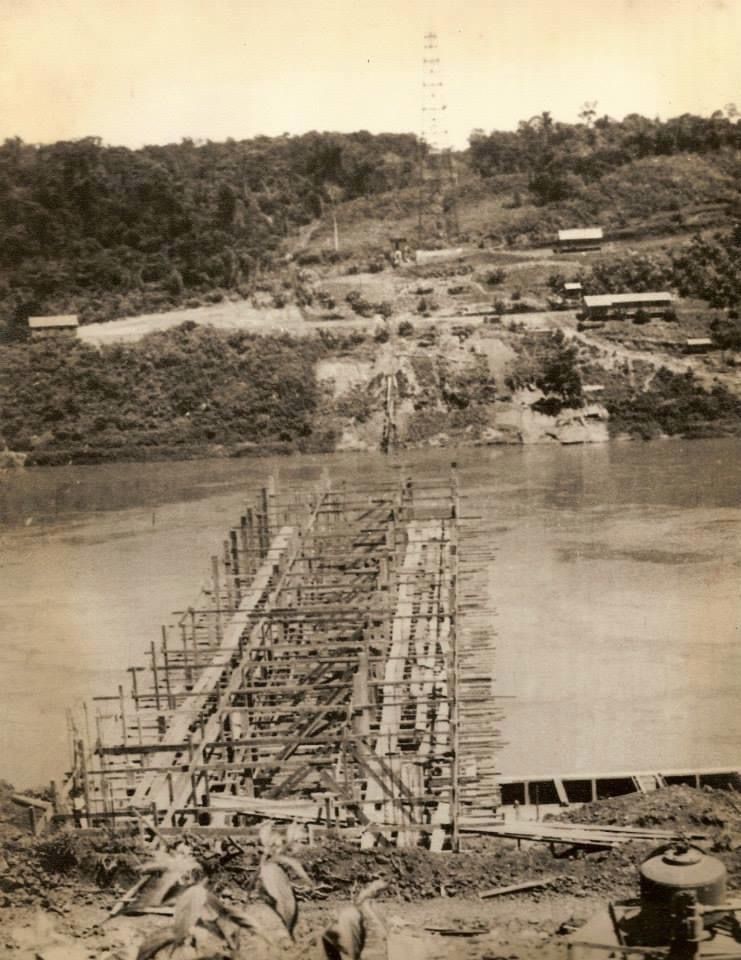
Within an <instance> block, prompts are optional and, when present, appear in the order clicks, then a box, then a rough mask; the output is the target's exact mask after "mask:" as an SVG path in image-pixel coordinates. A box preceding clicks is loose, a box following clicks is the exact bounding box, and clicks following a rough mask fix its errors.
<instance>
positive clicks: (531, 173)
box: [469, 105, 741, 203]
mask: <svg viewBox="0 0 741 960" xmlns="http://www.w3.org/2000/svg"><path fill="white" fill-rule="evenodd" d="M728 113H729V114H730V116H726V115H724V113H723V112H722V111H720V110H718V111H716V112H715V113H714V114H713V115H712V116H711V117H709V118H705V117H698V116H694V115H692V114H683V115H682V116H680V117H675V118H672V119H670V120H667V121H665V122H662V121H661V120H649V119H648V118H647V117H642V116H640V115H639V114H629V115H628V116H627V117H625V119H624V120H622V121H621V122H618V121H615V120H612V119H611V118H610V117H607V116H603V117H597V116H596V112H595V110H594V109H593V108H590V106H589V105H585V109H584V110H583V111H582V113H581V115H580V117H581V120H582V122H581V123H578V124H570V123H558V122H556V121H554V120H553V118H552V117H551V115H550V113H548V112H547V111H546V112H544V113H541V114H539V115H538V116H536V117H533V118H532V119H531V120H528V121H522V122H521V123H520V125H519V127H518V129H517V130H516V131H514V132H507V131H504V132H503V131H493V132H492V133H489V134H486V133H484V131H483V130H475V131H474V132H473V133H472V134H471V137H470V141H469V142H470V162H471V165H472V167H473V168H474V169H475V170H476V171H477V172H478V173H479V174H481V176H483V177H495V176H497V175H501V174H512V173H524V174H527V175H528V187H529V189H530V191H531V192H532V193H533V194H534V196H535V197H536V198H537V199H538V200H539V201H540V202H542V203H550V202H553V201H558V200H566V199H569V198H571V197H574V196H577V195H578V194H579V193H580V191H581V190H583V188H584V187H585V185H587V184H589V183H592V182H594V181H597V180H600V179H601V178H602V177H604V176H606V175H607V174H609V173H611V172H613V171H614V170H616V169H618V168H619V167H622V166H624V165H625V164H628V163H631V162H632V161H635V160H642V159H644V158H646V157H665V156H672V155H674V154H680V153H698V154H707V153H718V152H720V151H723V150H727V149H729V148H730V149H735V150H738V149H739V148H741V125H739V124H738V123H736V122H735V120H736V109H735V107H733V106H729V109H728Z"/></svg>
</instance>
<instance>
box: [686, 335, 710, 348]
mask: <svg viewBox="0 0 741 960" xmlns="http://www.w3.org/2000/svg"><path fill="white" fill-rule="evenodd" d="M712 345H713V341H712V340H711V339H710V337H687V346H688V347H712Z"/></svg>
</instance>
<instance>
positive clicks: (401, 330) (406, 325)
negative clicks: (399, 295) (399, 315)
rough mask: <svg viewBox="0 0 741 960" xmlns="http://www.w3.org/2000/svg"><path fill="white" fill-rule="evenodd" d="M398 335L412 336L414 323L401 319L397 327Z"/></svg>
mask: <svg viewBox="0 0 741 960" xmlns="http://www.w3.org/2000/svg"><path fill="white" fill-rule="evenodd" d="M397 333H398V334H399V336H400V337H412V336H414V324H413V323H412V322H411V321H410V320H402V321H401V323H400V324H399V327H398V329H397Z"/></svg>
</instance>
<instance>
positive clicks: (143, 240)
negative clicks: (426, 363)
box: [0, 110, 741, 339]
mask: <svg viewBox="0 0 741 960" xmlns="http://www.w3.org/2000/svg"><path fill="white" fill-rule="evenodd" d="M733 120H734V118H733V117H728V116H724V115H723V114H722V113H720V112H718V113H716V114H714V115H713V116H712V117H710V118H702V117H695V116H690V115H685V116H681V117H678V118H675V119H672V120H668V121H666V122H661V121H658V120H649V119H647V118H645V117H640V116H637V115H631V116H628V117H626V118H625V119H624V120H623V121H615V120H612V119H610V118H608V117H602V118H598V117H596V116H595V115H594V112H593V111H591V112H590V111H589V110H586V111H585V112H584V113H583V114H582V118H581V122H580V123H577V124H564V123H559V122H556V121H554V120H553V119H552V118H551V116H550V114H548V113H543V114H541V115H539V116H538V117H535V118H533V119H532V120H529V121H527V122H523V123H521V124H520V126H519V128H518V130H516V131H513V132H498V131H495V132H492V133H489V134H487V133H484V132H483V131H480V130H479V131H474V133H473V134H472V136H471V138H470V148H469V150H467V151H465V152H464V153H462V154H459V155H457V157H456V165H457V168H458V172H459V184H460V188H459V189H460V197H461V209H462V210H464V213H465V212H466V210H467V207H466V205H467V204H468V208H470V211H469V212H470V216H468V217H467V218H466V216H464V217H462V221H466V219H467V222H462V223H461V228H462V230H463V231H464V232H465V231H466V230H468V231H469V232H472V233H473V235H476V234H480V235H482V236H486V235H487V230H488V233H490V234H492V235H496V236H499V237H500V238H501V239H502V240H503V241H504V242H506V243H521V242H542V241H544V240H546V239H547V238H549V237H550V236H551V235H552V232H553V230H554V229H555V228H556V227H557V226H559V225H574V224H579V223H583V222H585V221H587V220H589V219H591V218H594V217H596V216H600V217H601V219H602V221H603V222H604V223H605V224H608V225H610V226H611V227H614V228H616V229H619V228H630V224H631V223H633V222H634V221H637V220H640V219H642V220H643V226H644V232H645V230H649V231H650V230H651V229H656V230H659V231H662V230H665V229H669V228H670V229H681V228H682V227H683V226H690V225H692V226H694V223H693V224H690V223H689V222H687V223H685V220H684V210H685V208H690V207H692V206H693V205H694V206H695V207H697V206H698V205H702V204H705V205H710V206H711V207H714V208H716V209H717V208H724V207H726V206H728V207H732V206H733V204H734V200H735V199H737V197H738V191H739V182H740V181H741V164H740V162H739V147H740V146H741V124H738V123H735V122H733ZM420 149H421V147H420V144H419V142H418V140H417V138H416V137H415V136H414V135H412V134H384V135H371V134H370V133H365V132H360V133H354V134H335V133H309V134H305V135H303V136H298V137H294V136H287V135H286V136H282V137H273V138H268V137H258V138H255V139H252V140H244V141H238V142H237V141H231V140H230V141H227V142H225V143H212V142H206V143H194V142H192V141H189V140H185V141H183V142H182V143H179V144H168V145H166V146H148V147H144V148H142V149H140V150H130V149H127V148H124V147H113V146H104V145H103V144H102V143H101V142H100V141H99V140H98V139H95V138H87V139H85V140H81V141H75V142H62V143H56V144H51V145H48V146H34V145H30V144H24V143H22V142H21V141H20V140H17V139H16V140H7V141H6V142H5V144H4V145H3V146H1V147H0V334H1V333H3V332H4V333H5V336H6V338H7V337H10V338H11V339H12V338H14V337H15V336H18V335H22V334H23V331H24V329H25V319H26V317H27V316H28V315H29V314H31V313H50V312H77V313H79V314H80V316H81V320H82V322H88V321H91V320H109V319H114V318H116V317H123V316H130V315H135V314H138V313H143V312H150V311H157V310H163V309H168V308H171V307H173V306H184V305H191V306H193V305H197V304H200V303H208V302H216V301H218V300H220V299H222V298H223V297H225V296H227V295H235V294H236V295H239V296H244V297H246V296H250V295H251V294H253V293H254V292H255V290H256V289H259V285H260V283H261V276H262V277H264V272H265V271H266V270H270V268H271V265H273V264H275V262H276V260H277V259H278V258H279V257H280V256H281V255H282V254H283V252H284V243H285V241H286V239H287V238H288V237H290V238H291V241H295V238H296V234H297V231H298V230H299V228H301V227H302V226H304V225H307V224H309V223H311V222H312V221H315V220H316V219H317V218H320V217H322V215H323V214H324V213H325V212H327V211H328V210H329V209H330V208H332V209H335V210H337V212H338V216H339V215H340V213H341V214H342V216H343V217H344V218H345V220H347V219H348V218H349V219H350V220H352V218H353V213H352V211H353V210H355V209H357V210H358V211H360V210H362V211H363V216H366V217H371V218H373V217H377V218H383V219H385V221H386V222H387V223H391V221H395V218H397V217H398V218H400V219H399V226H400V227H401V228H402V229H404V228H405V227H404V224H403V218H404V217H407V218H409V219H410V222H411V221H412V220H414V219H415V216H414V208H416V204H417V202H418V198H417V190H416V189H415V188H414V184H415V182H416V177H417V165H418V161H419V156H420ZM492 204H494V206H495V207H497V205H498V207H497V209H498V214H497V215H496V216H492V215H490V209H491V205H492ZM359 205H360V206H359ZM662 211H663V212H664V215H663V218H662V217H659V218H657V220H656V222H655V223H653V224H651V223H647V222H646V220H647V217H649V216H650V215H651V214H652V213H657V212H662ZM486 218H488V219H489V220H490V221H491V222H490V223H489V224H488V225H487V224H485V223H484V222H483V221H484V219H486ZM479 220H480V221H481V223H480V222H479ZM324 221H325V227H324V234H323V236H324V238H325V241H326V230H327V226H326V224H329V223H331V219H330V218H329V217H327V216H325V217H324ZM330 229H331V227H330ZM389 229H391V227H389ZM412 229H414V228H413V227H412ZM365 232H366V235H367V229H366V231H365ZM358 233H359V234H362V233H363V230H362V229H359V230H358ZM345 244H347V234H345ZM262 282H265V281H264V280H263V281H262ZM268 285H269V284H268Z"/></svg>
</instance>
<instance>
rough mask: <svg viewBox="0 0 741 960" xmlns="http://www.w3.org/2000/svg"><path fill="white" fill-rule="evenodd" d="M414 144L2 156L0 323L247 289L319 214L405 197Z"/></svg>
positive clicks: (14, 149) (0, 150) (109, 311)
mask: <svg viewBox="0 0 741 960" xmlns="http://www.w3.org/2000/svg"><path fill="white" fill-rule="evenodd" d="M418 151H419V145H418V143H417V140H416V138H415V137H414V136H412V135H405V134H387V135H380V136H372V135H371V134H368V133H362V132H361V133H354V134H348V135H342V134H318V133H309V134H306V135H305V136H300V137H289V136H285V137H277V138H268V137H258V138H256V139H254V140H245V141H240V142H235V141H227V142H226V143H211V142H207V143H200V144H196V143H193V142H192V141H190V140H184V141H183V142H182V143H180V144H170V145H167V146H161V147H160V146H152V147H144V148H143V149H141V150H129V149H127V148H125V147H108V146H103V145H102V144H101V142H100V141H99V140H98V139H96V138H87V139H85V140H80V141H75V142H69V143H55V144H52V145H49V146H32V145H30V144H24V143H22V142H21V141H20V140H17V139H15V140H6V141H5V143H4V145H3V146H2V147H0V317H2V318H3V319H5V321H6V322H8V321H10V322H11V323H12V321H13V320H15V321H17V326H18V327H19V328H20V327H21V326H22V322H23V321H24V320H25V317H26V316H27V315H29V314H31V313H33V312H35V311H40V312H50V311H64V310H69V309H74V310H78V311H79V312H80V313H81V315H82V320H83V322H84V321H85V320H91V319H109V318H110V317H112V316H123V315H126V314H129V313H136V312H139V311H142V310H144V309H148V310H156V309H160V308H163V307H166V306H168V305H176V304H180V303H183V302H185V298H186V297H187V296H188V294H192V293H195V294H201V295H203V294H204V293H209V292H212V291H215V290H234V289H236V290H246V289H249V286H250V284H251V283H252V282H253V281H254V279H255V276H256V275H257V273H258V271H259V269H260V268H264V267H266V266H269V265H270V263H271V262H272V260H273V258H274V257H275V254H276V251H278V249H279V248H280V245H281V242H282V241H283V239H284V238H285V237H286V235H287V234H289V233H290V232H291V231H294V230H295V229H296V228H297V227H300V226H301V225H302V224H307V223H309V222H311V221H312V220H313V219H314V218H316V217H318V216H320V215H321V214H322V212H323V210H324V208H325V206H326V205H327V204H332V203H337V202H340V201H343V200H347V199H352V198H354V197H357V196H366V195H371V194H373V193H375V192H379V191H385V190H389V189H391V188H393V187H403V186H405V185H406V184H408V183H409V182H411V179H412V177H413V172H414V170H415V166H416V162H417V158H418Z"/></svg>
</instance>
